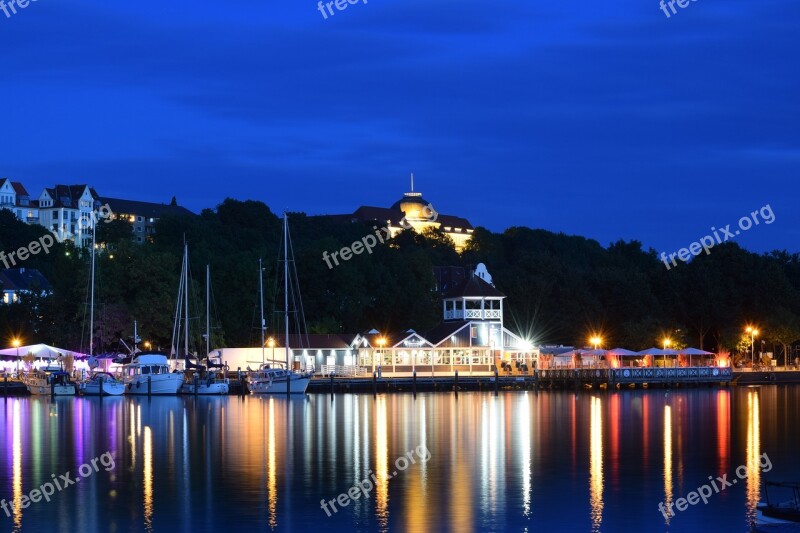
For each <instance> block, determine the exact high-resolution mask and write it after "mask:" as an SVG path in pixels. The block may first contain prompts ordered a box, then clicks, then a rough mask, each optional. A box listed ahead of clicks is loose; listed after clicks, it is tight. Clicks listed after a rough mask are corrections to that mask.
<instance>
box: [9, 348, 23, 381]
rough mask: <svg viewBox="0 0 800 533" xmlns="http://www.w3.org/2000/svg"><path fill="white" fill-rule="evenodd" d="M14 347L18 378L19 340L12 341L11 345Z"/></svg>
mask: <svg viewBox="0 0 800 533" xmlns="http://www.w3.org/2000/svg"><path fill="white" fill-rule="evenodd" d="M11 344H13V345H14V348H16V349H17V378H19V345H20V344H22V343H21V342H20V341H19V339H14V341H13V342H12V343H11Z"/></svg>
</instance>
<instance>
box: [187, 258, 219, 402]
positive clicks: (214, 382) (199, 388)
mask: <svg viewBox="0 0 800 533" xmlns="http://www.w3.org/2000/svg"><path fill="white" fill-rule="evenodd" d="M188 258H189V256H188V250H187V251H186V254H185V258H184V261H185V265H186V266H185V267H184V268H185V269H186V270H185V271H186V272H187V273H188V260H189V259H188ZM184 279H185V285H184V287H183V290H184V291H185V293H186V294H187V295H188V292H189V276H188V275H187V276H185V277H184ZM184 302H185V308H184V311H185V313H186V326H185V331H184V342H185V345H184V348H185V352H184V354H185V355H186V357H187V358H186V370H185V371H184V381H183V384H182V385H181V389H180V393H181V394H201V395H206V396H207V395H217V396H218V395H224V394H228V392H229V389H230V386H229V380H228V378H227V377H226V376H225V371H224V365H223V364H222V360H221V358H220V360H218V361H217V362H216V363H212V362H211V358H210V356H209V357H208V359H206V366H203V365H195V364H192V363H190V362H189V359H188V354H189V300H188V298H186V299H185V300H184ZM205 337H206V353H207V354H208V353H211V269H210V267H209V265H206V335H205Z"/></svg>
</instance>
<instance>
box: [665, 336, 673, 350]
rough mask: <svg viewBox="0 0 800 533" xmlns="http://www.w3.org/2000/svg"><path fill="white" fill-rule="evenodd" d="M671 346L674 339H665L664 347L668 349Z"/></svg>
mask: <svg viewBox="0 0 800 533" xmlns="http://www.w3.org/2000/svg"><path fill="white" fill-rule="evenodd" d="M670 346H672V339H664V349H665V350H666V349H667V348H669V347H670Z"/></svg>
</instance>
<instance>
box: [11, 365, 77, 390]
mask: <svg viewBox="0 0 800 533" xmlns="http://www.w3.org/2000/svg"><path fill="white" fill-rule="evenodd" d="M23 382H24V383H25V386H26V387H27V388H28V391H30V393H31V394H35V395H37V396H50V395H51V394H52V395H55V396H75V383H73V382H72V380H71V379H70V377H69V374H68V373H67V372H64V370H62V369H61V367H57V366H56V367H44V368H41V369H38V370H34V371H33V372H30V373H29V374H28V375H27V376H25V378H23Z"/></svg>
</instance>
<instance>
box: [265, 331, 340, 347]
mask: <svg viewBox="0 0 800 533" xmlns="http://www.w3.org/2000/svg"><path fill="white" fill-rule="evenodd" d="M352 338H353V336H352V335H345V334H341V335H340V334H335V333H334V334H329V335H324V334H313V335H299V334H296V333H290V334H289V347H290V348H291V349H292V350H302V349H303V348H313V349H317V350H346V349H348V348H349V347H350V340H351V339H352ZM267 339H268V340H267V343H269V339H272V340H273V341H274V342H275V346H274V347H275V348H285V347H286V344H285V342H284V339H285V335H270V336H269V337H268V338H267ZM267 346H268V347H267V349H268V350H271V349H272V347H271V346H269V344H267Z"/></svg>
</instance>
